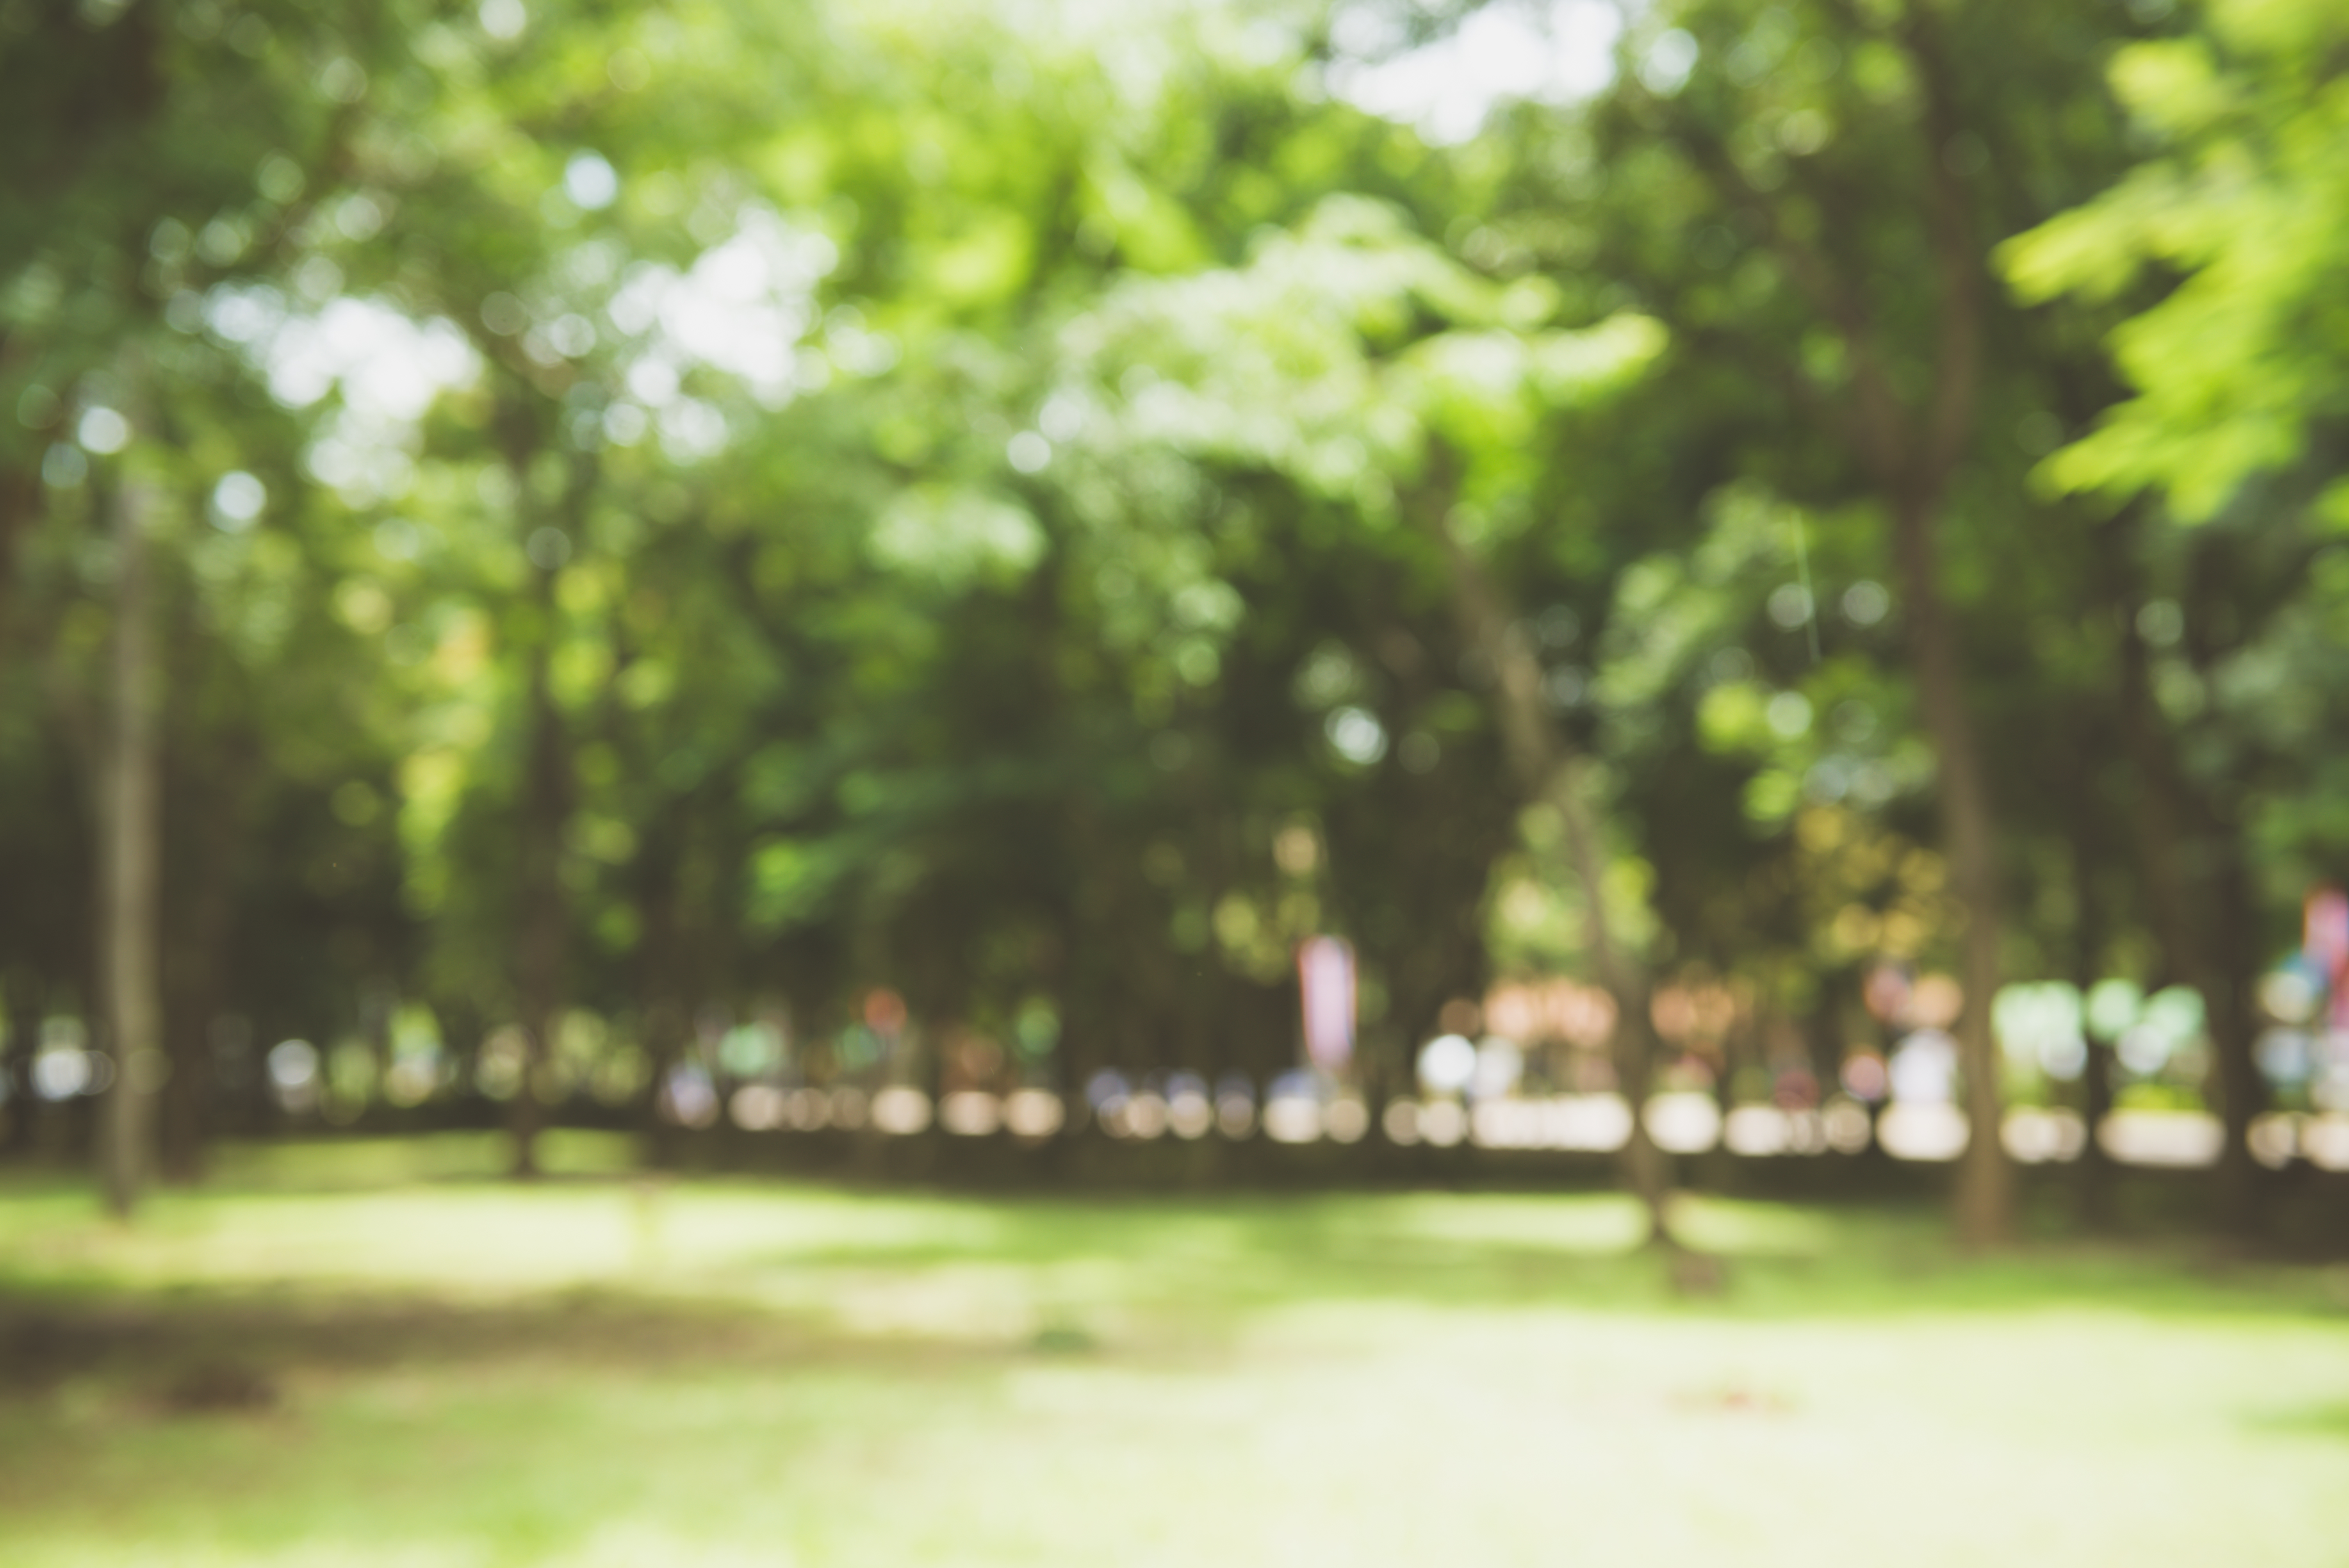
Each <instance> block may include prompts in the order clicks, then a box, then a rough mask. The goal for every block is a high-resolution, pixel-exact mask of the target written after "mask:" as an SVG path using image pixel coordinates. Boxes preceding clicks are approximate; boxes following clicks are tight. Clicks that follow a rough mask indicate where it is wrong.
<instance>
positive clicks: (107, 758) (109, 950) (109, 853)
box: [98, 482, 164, 1216]
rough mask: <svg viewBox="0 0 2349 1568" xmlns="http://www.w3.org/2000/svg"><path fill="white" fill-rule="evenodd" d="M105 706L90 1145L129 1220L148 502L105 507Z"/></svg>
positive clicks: (152, 857)
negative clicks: (99, 1028)
mask: <svg viewBox="0 0 2349 1568" xmlns="http://www.w3.org/2000/svg"><path fill="white" fill-rule="evenodd" d="M113 500H114V542H115V582H114V633H113V649H112V653H113V660H112V665H113V667H112V686H113V692H112V697H113V700H112V703H111V705H110V708H111V711H110V712H109V715H108V720H109V723H108V741H107V745H106V748H105V755H104V758H103V761H102V764H101V770H100V773H99V779H100V785H99V788H100V790H101V803H100V809H99V812H98V864H99V877H100V883H101V887H102V889H103V903H102V911H103V913H101V916H100V919H101V921H102V923H103V929H104V938H105V943H104V952H103V956H102V958H101V962H102V963H103V965H104V966H105V967H104V973H105V982H104V984H105V1017H106V1021H107V1034H108V1040H107V1044H108V1047H109V1050H110V1052H111V1054H112V1056H113V1058H114V1064H115V1073H114V1083H113V1086H112V1088H109V1090H108V1091H107V1102H106V1116H105V1123H104V1130H103V1132H102V1134H101V1135H100V1138H99V1140H98V1142H99V1148H100V1150H101V1161H102V1170H103V1173H104V1177H105V1187H106V1201H107V1206H108V1207H109V1209H111V1210H112V1211H113V1212H115V1213H116V1214H118V1215H122V1216H128V1215H129V1213H130V1212H131V1210H132V1209H133V1208H134V1207H135V1206H136V1205H137V1203H138V1200H139V1192H140V1188H141V1187H142V1186H143V1185H144V1184H145V1182H146V1181H147V1179H148V1177H149V1175H150V1172H151V1171H152V1169H153V1166H154V1149H153V1144H154V1137H155V1125H154V1124H155V1088H156V1085H157V1082H158V1080H159V1079H160V1078H161V1076H162V1074H161V1070H160V1069H161V1067H162V1064H163V1061H164V1057H163V1055H162V1052H161V1050H160V1048H159V1047H160V1044H161V1039H160V1036H161V1027H160V1024H161V1017H160V1015H161V996H160V992H161V985H160V975H159V973H158V969H157V964H156V945H157V942H156V937H157V928H158V925H159V923H160V903H159V899H158V891H159V883H160V861H161V854H162V812H161V805H162V792H161V789H160V781H159V778H158V774H159V772H160V758H159V756H158V753H159V749H160V748H159V746H158V742H157V734H158V730H159V728H160V707H161V692H160V684H161V675H160V670H159V669H158V668H157V666H156V663H155V656H154V614H155V612H154V604H153V597H154V577H153V567H152V564H151V562H150V559H149V548H150V547H149V542H148V538H147V516H146V512H147V505H148V500H147V495H146V491H145V490H144V489H143V487H141V486H140V485H139V484H138V483H136V482H125V483H123V484H122V485H121V487H120V488H119V490H117V491H116V493H115V495H114V498H113Z"/></svg>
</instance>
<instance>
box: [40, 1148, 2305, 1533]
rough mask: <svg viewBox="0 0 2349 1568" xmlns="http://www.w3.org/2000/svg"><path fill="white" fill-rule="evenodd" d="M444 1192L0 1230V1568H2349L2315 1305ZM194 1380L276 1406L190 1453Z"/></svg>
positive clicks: (1340, 1215)
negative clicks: (212, 1363)
mask: <svg viewBox="0 0 2349 1568" xmlns="http://www.w3.org/2000/svg"><path fill="white" fill-rule="evenodd" d="M371 1158H382V1159H384V1160H385V1161H387V1168H392V1169H407V1168H408V1167H404V1166H401V1165H400V1162H399V1160H398V1158H395V1157H392V1156H388V1155H387V1156H375V1157H371ZM416 1158H417V1159H419V1160H420V1161H424V1162H425V1163H426V1164H428V1165H430V1164H432V1163H433V1162H434V1161H444V1160H453V1158H454V1157H453V1156H451V1155H449V1154H447V1153H445V1152H442V1153H435V1154H429V1155H419V1156H417V1157H416ZM434 1168H435V1169H442V1170H445V1167H440V1166H435V1167H434ZM462 1176H463V1173H461V1172H460V1173H458V1174H457V1175H455V1176H449V1175H442V1176H439V1177H434V1178H432V1179H429V1180H416V1179H412V1178H404V1179H403V1180H406V1181H408V1184H405V1185H396V1186H391V1187H388V1188H384V1189H380V1190H371V1191H351V1190H343V1191H333V1190H327V1189H329V1188H331V1187H332V1186H333V1185H334V1184H333V1183H330V1182H323V1181H299V1180H296V1179H295V1176H294V1175H290V1174H287V1173H285V1172H283V1171H281V1172H280V1174H279V1176H278V1177H277V1178H274V1179H273V1180H272V1181H261V1180H259V1179H257V1178H255V1179H252V1180H249V1181H245V1182H244V1184H243V1185H242V1186H241V1187H240V1188H238V1189H236V1190H233V1191H220V1192H212V1193H198V1194H191V1195H175V1196H171V1197H168V1198H166V1199H164V1200H162V1201H160V1202H157V1203H156V1204H155V1206H154V1208H153V1210H152V1211H151V1212H150V1214H149V1215H147V1216H145V1217H143V1218H142V1219H141V1221H140V1223H139V1224H138V1225H137V1226H136V1227H134V1228H132V1229H130V1230H128V1231H126V1230H123V1229H120V1228H119V1227H114V1226H111V1225H109V1224H107V1223H105V1222H102V1220H100V1219H99V1217H98V1212H97V1210H96V1207H95V1205H94V1202H92V1201H91V1200H89V1198H88V1195H87V1194H75V1193H66V1192H62V1191H59V1190H57V1189H56V1188H54V1187H53V1186H52V1187H40V1186H14V1185H0V1349H5V1348H7V1347H10V1346H21V1345H37V1344H39V1343H41V1342H42V1341H41V1340H40V1338H39V1336H38V1334H37V1333H33V1334H32V1335H31V1336H29V1337H25V1338H21V1339H12V1338H10V1337H9V1336H10V1335H11V1334H13V1333H16V1332H18V1330H19V1328H21V1327H22V1326H25V1325H26V1324H31V1325H32V1326H33V1327H34V1328H35V1329H37V1328H38V1325H39V1322H40V1321H43V1320H46V1321H47V1322H49V1323H50V1325H51V1327H50V1328H49V1329H47V1330H46V1331H44V1332H47V1333H49V1334H50V1335H51V1336H52V1338H53V1340H54V1341H55V1342H56V1343H60V1344H78V1345H79V1346H81V1349H80V1351H79V1352H78V1353H77V1354H78V1359H75V1358H72V1357H68V1358H67V1360H66V1361H61V1362H60V1363H59V1370H58V1371H57V1376H56V1377H54V1378H52V1379H51V1380H49V1381H47V1382H41V1381H39V1380H38V1379H35V1380H34V1381H32V1382H29V1383H26V1384H23V1385H22V1386H21V1387H19V1386H15V1385H11V1384H9V1383H7V1382H6V1381H5V1379H0V1521H5V1525H0V1562H5V1563H6V1564H7V1568H86V1565H100V1564H102V1565H105V1568H115V1565H118V1564H128V1565H131V1568H140V1565H143V1564H148V1563H156V1564H167V1563H168V1564H172V1565H175V1568H178V1565H190V1564H192V1565H196V1568H215V1565H219V1568H225V1565H228V1564H236V1565H238V1568H244V1565H247V1564H259V1565H261V1568H542V1565H544V1568H577V1565H582V1564H584V1565H585V1568H604V1565H605V1564H613V1565H617V1564H622V1563H627V1564H632V1565H633V1564H636V1563H643V1564H647V1565H655V1568H667V1565H669V1564H678V1565H681V1568H696V1565H705V1564H706V1565H709V1568H738V1565H740V1564H744V1563H771V1564H785V1565H791V1568H865V1565H871V1568H922V1565H926V1564H931V1563H939V1564H955V1565H961V1564H979V1565H989V1564H1005V1565H1007V1568H1008V1565H1010V1564H1018V1565H1019V1568H1061V1565H1063V1564H1066V1565H1070V1568H1078V1565H1082V1568H1100V1565H1101V1564H1104V1563H1109V1564H1115V1565H1116V1568H1155V1565H1157V1564H1162V1563H1163V1564H1169V1565H1172V1564H1178V1563H1179V1564H1186V1565H1187V1564H1193V1563H1200V1562H1208V1563H1216V1565H1217V1568H1255V1565H1257V1564H1265V1565H1268V1568H1269V1565H1273V1564H1279V1565H1282V1568H1287V1565H1288V1564H1296V1563H1309V1564H1318V1563H1370V1564H1385V1563H1395V1564H1412V1565H1413V1568H1417V1565H1421V1564H1426V1563H1476V1564H1484V1563H1497V1564H1509V1563H1552V1562H1575V1563H1584V1562H1588V1563H1601V1564H1613V1563H1624V1564H1631V1563H1639V1564H1646V1563H1658V1564H1677V1563H1700V1564H1702V1563H1735V1564H1738V1565H1739V1568H1745V1565H1748V1564H1752V1565H1756V1568H1781V1565H1783V1568H1796V1565H1800V1568H1844V1565H1849V1568H1877V1565H1878V1564H1882V1563H1899V1564H1900V1565H1901V1568H1961V1565H1962V1568H1973V1565H1975V1564H1981V1563H2032V1564H2038V1563H2045V1564H2064V1565H2066V1568H2069V1565H2074V1564H2087V1565H2095V1564H2103V1563H2112V1564H2115V1565H2116V1568H2208V1565H2209V1564H2211V1563H2246V1564H2257V1565H2260V1568H2270V1565H2272V1568H2338V1565H2339V1563H2341V1562H2342V1560H2343V1559H2342V1554H2341V1542H2343V1541H2344V1540H2349V1488H2344V1487H2342V1486H2341V1485H2340V1484H2339V1477H2340V1476H2341V1474H2342V1473H2343V1466H2344V1463H2349V1428H2344V1422H2343V1418H2342V1416H2341V1412H2343V1411H2344V1410H2349V1341H2345V1340H2344V1333H2343V1330H2344V1327H2349V1313H2344V1297H2343V1295H2342V1293H2341V1291H2340V1290H2339V1289H2338V1282H2335V1281H2333V1280H2332V1276H2329V1275H2326V1274H2323V1272H2322V1271H2320V1270H2316V1269H2300V1270H2292V1269H2287V1268H2283V1267H2280V1266H2279V1267H2272V1268H2268V1269H2265V1270H2257V1271H2253V1270H2242V1271H2234V1272H2230V1273H2227V1274H2223V1275H2220V1274H2212V1273H2210V1272H2208V1271H2202V1272H2197V1271H2196V1270H2194V1269H2190V1268H2188V1267H2186V1266H2184V1264H2182V1263H2181V1262H2180V1254H2178V1253H2174V1252H2173V1253H2161V1252H2158V1251H2147V1250H2138V1251H2135V1252H2131V1251H2128V1250H2126V1249H2119V1248H2108V1249H2106V1251H2105V1252H2104V1253H2097V1254H2093V1255H2090V1256H2088V1257H2087V1258H2086V1259H2085V1261H2083V1260H2082V1259H2080V1258H2075V1257H2074V1256H2072V1255H2071V1254H2069V1253H2058V1252H2055V1251H2054V1250H2047V1251H2042V1252H2039V1253H2012V1254H2006V1255H2002V1256H2000V1257H1997V1258H1994V1259H1992V1260H1989V1261H1986V1262H1973V1261H1969V1260H1967V1259H1964V1258H1962V1257H1961V1256H1959V1255H1958V1254H1956V1253H1953V1252H1952V1251H1951V1250H1950V1249H1949V1247H1948V1246H1947V1244H1946V1243H1945V1242H1944V1241H1942V1240H1941V1233H1940V1228H1939V1221H1938V1218H1937V1217H1933V1216H1926V1215H1922V1214H1909V1213H1900V1212H1858V1213H1847V1212H1837V1211H1831V1210H1825V1209H1808V1208H1803V1207H1799V1206H1790V1205H1769V1204H1754V1203H1743V1202H1729V1201H1723V1200H1688V1201H1686V1202H1683V1203H1682V1206H1681V1208H1680V1209H1679V1211H1678V1219H1679V1222H1680V1223H1681V1225H1682V1228H1683V1230H1684V1231H1686V1232H1687V1233H1688V1234H1689V1236H1690V1238H1691V1239H1692V1240H1693V1241H1695V1242H1697V1243H1699V1244H1701V1245H1704V1246H1706V1247H1708V1248H1711V1249H1713V1250H1715V1251H1718V1252H1720V1253H1723V1254H1725V1255H1727V1256H1728V1257H1729V1259H1730V1267H1729V1270H1728V1274H1727V1294H1726V1295H1724V1296H1723V1297H1720V1298H1717V1299H1716V1298H1705V1299H1698V1300H1693V1301H1687V1300H1680V1299H1676V1298H1674V1297H1672V1296H1671V1295H1670V1294H1669V1292H1668V1291H1667V1289H1666V1286H1665V1283H1664V1281H1665V1274H1664V1269H1663V1266H1662V1262H1661V1260H1660V1259H1658V1258H1657V1257H1655V1256H1653V1255H1652V1254H1649V1253H1643V1252H1640V1251H1639V1250H1637V1248H1636V1243H1637V1242H1638V1240H1639V1236H1640V1227H1639V1223H1638V1221H1639V1215H1638V1212H1637V1210H1636V1209H1635V1208H1634V1207H1633V1206H1632V1205H1631V1204H1630V1203H1629V1202H1625V1201H1623V1200H1620V1199H1619V1198H1615V1197H1611V1196H1588V1195H1572V1196H1558V1197H1547V1196H1539V1195H1490V1196H1486V1195H1467V1194H1452V1193H1431V1194H1400V1195H1398V1194H1371V1195H1363V1196H1314V1197H1300V1198H1269V1197H1262V1196H1254V1197H1250V1196H1235V1197H1228V1198H1199V1197H1185V1198H1169V1199H1147V1200H1145V1199H1136V1200H1132V1201H1109V1200H1102V1199H1084V1198H1073V1197H1072V1198H1051V1199H1043V1198H1030V1199H1021V1200H1017V1201H1009V1202H1003V1201H993V1200H987V1199H979V1198H958V1197H952V1196H945V1195H937V1194H922V1193H905V1192H886V1193H884V1192H866V1191H842V1190H828V1189H823V1188H815V1187H808V1186H799V1185H790V1184H782V1183H771V1184H761V1183H754V1182H750V1181H678V1182H667V1181H642V1182H639V1181H596V1182H586V1181H574V1182H550V1183H547V1184H544V1185H542V1186H539V1187H536V1188H516V1187H512V1186H508V1185H504V1184H492V1183H487V1182H481V1181H470V1180H465V1179H462ZM583 1286H584V1287H586V1288H585V1289H583V1288H582V1287H583ZM286 1287H293V1288H286ZM28 1289H30V1290H32V1291H33V1294H30V1295H27V1294H26V1292H27V1291H28ZM12 1314H13V1315H14V1316H13V1317H12V1316H11V1315H12ZM12 1324H14V1325H16V1327H12ZM76 1333H78V1334H79V1335H80V1336H81V1338H80V1339H79V1340H76V1339H74V1334H76ZM60 1336H61V1337H60ZM199 1351H202V1354H204V1355H222V1354H225V1355H229V1356H231V1357H233V1358H237V1359H239V1360H240V1361H241V1362H242V1363H243V1364H250V1365H251V1366H253V1367H255V1368H257V1369H258V1370H260V1371H261V1372H263V1373H264V1374H265V1375H266V1376H267V1377H268V1378H269V1380H270V1384H271V1387H272V1388H273V1390H274V1395H275V1399H274V1404H273V1405H271V1406H270V1407H269V1408H263V1409H259V1410H254V1411H250V1412H242V1413H223V1412H220V1411H210V1412H206V1411H196V1412H193V1413H191V1412H189V1411H187V1410H185V1409H183V1408H178V1407H173V1406H171V1405H169V1404H168V1403H166V1402H165V1401H164V1398H163V1394H164V1392H165V1391H166V1390H168V1389H169V1388H170V1387H173V1386H174V1385H173V1384H172V1382H171V1379H172V1378H174V1377H178V1376H181V1373H182V1371H183V1370H184V1368H185V1367H187V1366H188V1365H191V1358H192V1357H196V1356H197V1353H198V1352H199ZM0 1369H5V1368H0ZM175 1409H177V1410H178V1412H179V1413H173V1411H174V1410H175Z"/></svg>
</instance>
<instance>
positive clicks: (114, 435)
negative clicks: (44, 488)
mask: <svg viewBox="0 0 2349 1568" xmlns="http://www.w3.org/2000/svg"><path fill="white" fill-rule="evenodd" d="M74 435H75V437H76V438H78V440H79V441H80V442H81V444H82V448H83V449H84V450H86V451H91V452H96V453H97V454H98V456H100V457H105V456H106V455H107V454H109V453H110V452H119V451H120V450H121V449H123V448H125V447H127V446H129V444H130V421H129V420H128V419H126V418H123V417H122V416H121V415H119V414H118V413H116V412H115V411H114V410H113V409H111V408H108V407H96V408H91V409H88V410H87V411H85V412H84V413H83V415H82V417H81V423H80V424H79V425H78V426H77V427H75V429H74Z"/></svg>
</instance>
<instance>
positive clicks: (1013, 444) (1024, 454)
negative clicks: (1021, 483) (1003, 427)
mask: <svg viewBox="0 0 2349 1568" xmlns="http://www.w3.org/2000/svg"><path fill="white" fill-rule="evenodd" d="M1003 454H1004V456H1005V457H1007V458H1009V459H1011V466H1012V467H1013V468H1015V469H1019V471H1020V472H1021V473H1023V474H1040V473H1042V472H1043V471H1044V468H1045V465H1047V464H1048V463H1050V461H1051V460H1052V443H1051V442H1050V441H1048V440H1046V439H1045V438H1043V437H1041V436H1040V435H1038V434H1037V433H1036V432H1035V431H1033V430H1022V431H1020V432H1019V434H1018V435H1016V436H1014V437H1012V438H1011V440H1010V442H1009V445H1007V446H1006V447H1005V448H1004V449H1003Z"/></svg>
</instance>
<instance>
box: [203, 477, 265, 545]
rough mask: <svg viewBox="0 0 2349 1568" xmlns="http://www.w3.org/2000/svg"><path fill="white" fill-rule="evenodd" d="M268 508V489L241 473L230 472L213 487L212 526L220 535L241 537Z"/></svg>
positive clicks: (258, 481)
mask: <svg viewBox="0 0 2349 1568" xmlns="http://www.w3.org/2000/svg"><path fill="white" fill-rule="evenodd" d="M268 504H269V487H268V486H266V485H264V484H263V483H262V482H261V481H260V480H257V479H255V478H254V477H253V476H252V475H251V474H249V473H246V472H245V471H244V470H243V469H233V470H232V471H230V472H228V473H224V474H222V475H221V477H220V480H219V481H218V482H217V483H215V484H214V485H213V486H212V526H214V527H215V528H218V529H219V530H221V531H222V532H223V533H243V531H245V530H246V529H248V528H251V527H252V526H253V520H254V518H257V517H259V516H260V515H261V509H262V508H263V507H264V506H266V505H268Z"/></svg>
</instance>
